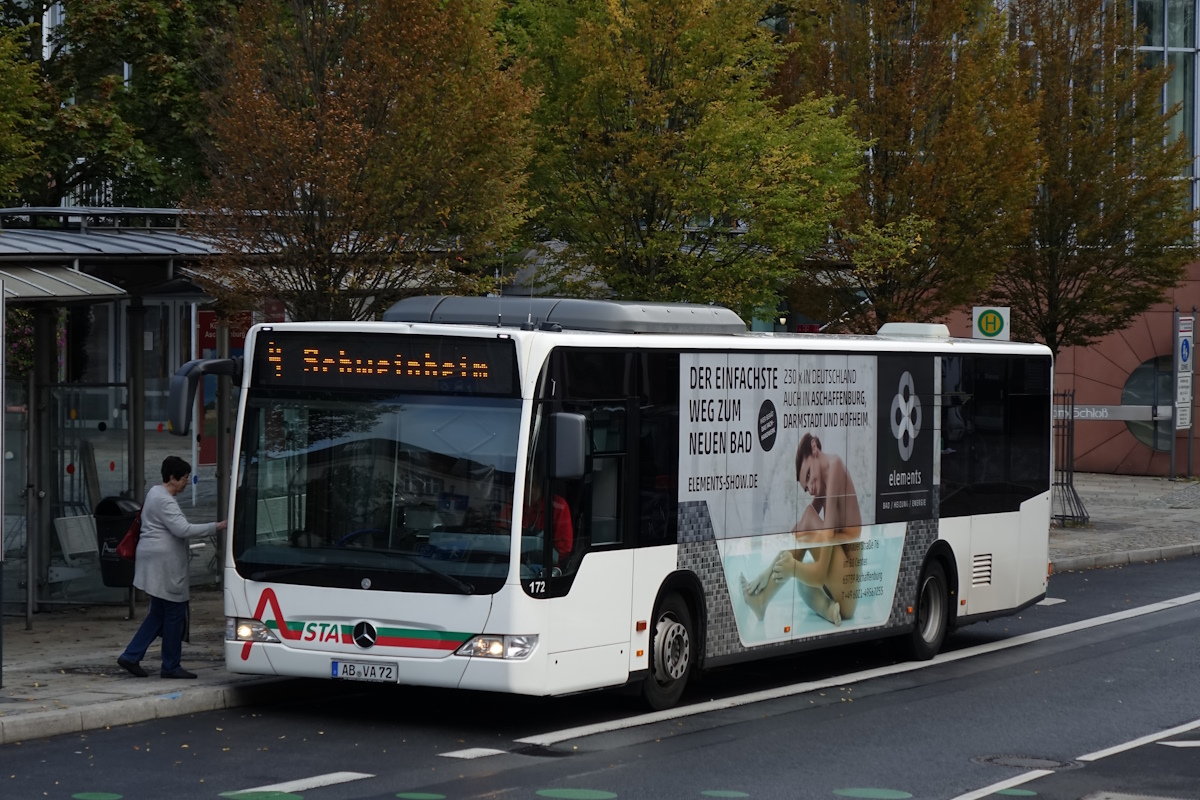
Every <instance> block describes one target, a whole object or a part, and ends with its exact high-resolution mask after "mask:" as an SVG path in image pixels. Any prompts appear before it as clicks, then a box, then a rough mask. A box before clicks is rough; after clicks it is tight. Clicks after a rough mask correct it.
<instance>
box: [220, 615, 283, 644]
mask: <svg viewBox="0 0 1200 800" xmlns="http://www.w3.org/2000/svg"><path fill="white" fill-rule="evenodd" d="M225 641H227V642H278V641H279V637H278V636H276V635H275V634H274V633H273V632H272V631H271V629H270V628H268V627H267V626H266V625H264V624H263V623H261V622H259V621H258V620H256V619H241V618H239V617H226V618H225Z"/></svg>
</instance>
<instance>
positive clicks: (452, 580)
mask: <svg viewBox="0 0 1200 800" xmlns="http://www.w3.org/2000/svg"><path fill="white" fill-rule="evenodd" d="M364 552H367V553H379V554H380V555H385V556H391V557H393V558H403V559H404V560H405V561H408V562H409V563H410V564H416V565H417V566H418V567H420V568H421V569H423V570H425V571H426V572H428V573H429V574H430V575H436V576H437V577H439V578H441V579H442V580H444V581H445V582H446V583H448V584H450V585H451V586H453V587H454V588H455V589H458V591H459V592H461V593H462V594H475V587H474V586H472V585H471V584H469V583H467V582H466V581H461V580H459V579H458V578H456V577H454V576H453V575H451V574H449V573H446V572H442V571H441V570H440V569H438V568H436V567H431V566H429V565H428V564H426V563H425V561H424V560H423V559H421V558H420V557H419V556H414V555H409V554H408V553H397V552H396V551H395V550H366V551H364Z"/></svg>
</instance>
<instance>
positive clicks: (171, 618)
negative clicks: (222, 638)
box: [121, 595, 188, 672]
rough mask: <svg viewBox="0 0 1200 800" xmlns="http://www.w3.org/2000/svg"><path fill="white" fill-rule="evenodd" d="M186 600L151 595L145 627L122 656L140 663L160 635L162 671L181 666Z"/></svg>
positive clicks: (144, 621)
mask: <svg viewBox="0 0 1200 800" xmlns="http://www.w3.org/2000/svg"><path fill="white" fill-rule="evenodd" d="M187 607H188V604H187V603H186V602H183V603H174V602H172V601H170V600H163V599H161V598H158V597H154V596H153V595H150V610H149V611H148V612H146V618H145V619H144V620H142V626H141V627H140V628H138V631H137V633H135V634H134V635H133V639H132V640H131V641H130V642H129V646H128V647H126V648H125V652H124V653H122V654H121V657H122V658H124V659H127V660H129V661H133V662H135V663H136V662H138V661H141V660H142V658H143V657H144V656H145V655H146V650H147V649H148V648H149V647H150V645H151V644H153V643H154V640H155V639H157V638H158V637H159V636H161V637H162V671H163V672H172V671H174V670H177V669H179V666H180V664H179V662H180V659H181V658H182V657H183V628H184V624H185V622H186V621H187Z"/></svg>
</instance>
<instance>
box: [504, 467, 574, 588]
mask: <svg viewBox="0 0 1200 800" xmlns="http://www.w3.org/2000/svg"><path fill="white" fill-rule="evenodd" d="M544 484H545V480H544V479H543V478H542V476H541V474H540V470H539V471H537V472H535V474H534V476H533V480H532V481H530V484H529V492H528V493H527V494H526V497H525V508H524V509H523V510H522V513H521V535H522V536H532V535H536V534H539V533H547V530H546V502H545V495H543V494H542V491H543V486H544ZM550 505H551V509H552V511H551V525H550V530H549V531H548V533H549V534H550V536H551V538H552V541H553V542H554V552H555V558H556V560H555V563H554V566H555V567H561V566H562V565H563V564H565V563H566V561H567V558H568V557H569V556H570V555H571V551H572V550H574V549H575V527H574V525H572V524H571V507H570V506H569V505H568V504H567V501H566V500H565V499H564V498H563V497H562V496H561V495H557V494H556V495H554V497H553V499H552V500H551V502H550ZM500 518H501V521H502V522H504V523H508V522H510V521H511V520H512V509H511V508H510V507H509V506H505V507H504V509H503V510H502V511H501V512H500Z"/></svg>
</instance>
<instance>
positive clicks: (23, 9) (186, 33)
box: [0, 0, 230, 206]
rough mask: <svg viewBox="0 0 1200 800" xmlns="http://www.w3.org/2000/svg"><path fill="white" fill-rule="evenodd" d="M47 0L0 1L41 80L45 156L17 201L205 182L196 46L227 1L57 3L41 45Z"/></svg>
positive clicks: (132, 202) (131, 200)
mask: <svg viewBox="0 0 1200 800" xmlns="http://www.w3.org/2000/svg"><path fill="white" fill-rule="evenodd" d="M51 5H52V4H50V3H39V2H28V3H26V2H17V1H15V0H7V2H2V3H0V20H3V21H4V22H5V23H6V24H25V25H27V26H28V27H27V28H26V33H25V42H24V48H25V50H26V58H27V59H28V61H29V62H30V63H32V64H36V65H37V69H38V70H39V71H40V73H41V78H42V92H41V98H42V100H43V103H44V105H43V109H44V113H42V115H41V118H40V119H39V120H38V122H37V125H36V132H37V137H38V138H39V139H40V140H41V142H42V144H43V153H42V158H41V163H40V169H39V170H38V171H37V173H36V174H34V175H32V176H30V177H29V179H28V180H26V181H24V182H23V184H22V187H21V194H22V199H23V200H24V201H25V202H28V203H31V204H35V205H58V203H59V201H60V200H61V199H62V198H64V197H76V198H77V199H79V200H81V201H84V202H89V203H97V202H102V203H114V204H118V205H129V206H170V205H175V204H176V203H177V202H178V201H179V200H180V198H181V197H182V196H183V195H184V194H185V193H186V192H187V191H190V190H191V189H193V188H194V187H195V186H197V185H198V184H200V183H201V182H202V181H203V166H204V162H203V156H202V152H201V144H202V141H203V138H204V132H205V129H206V123H207V120H206V114H205V107H204V103H203V98H202V91H203V90H204V88H205V86H206V84H207V83H208V78H207V77H206V76H207V74H208V66H207V62H206V60H205V54H206V53H207V52H208V51H209V49H210V47H211V41H210V39H211V37H213V36H217V35H219V32H220V31H221V30H222V29H223V28H224V27H225V25H226V22H225V20H226V18H227V15H228V13H229V8H230V3H229V2H227V0H65V2H62V3H61V7H62V22H61V24H59V25H58V26H57V27H56V28H55V29H54V30H53V31H52V33H51V35H50V37H49V39H50V40H49V47H48V49H47V51H46V52H43V48H42V28H41V23H42V19H43V14H44V12H45V11H46V10H47V9H48V8H49V7H50V6H51ZM126 63H128V64H129V65H130V67H131V74H130V77H129V80H128V81H126V79H125V70H124V65H125V64H126Z"/></svg>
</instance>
